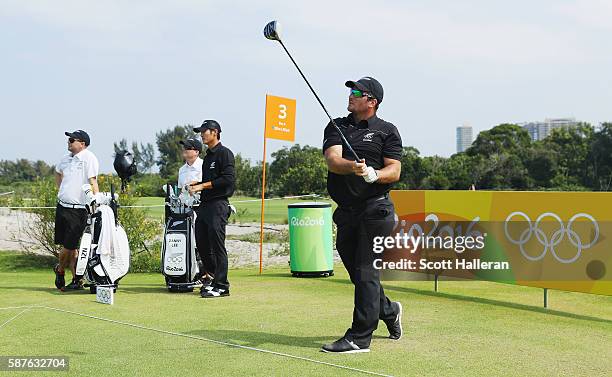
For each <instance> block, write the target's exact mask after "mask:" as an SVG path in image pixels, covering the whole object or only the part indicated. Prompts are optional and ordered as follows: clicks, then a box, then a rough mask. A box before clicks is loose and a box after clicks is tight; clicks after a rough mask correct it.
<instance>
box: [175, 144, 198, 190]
mask: <svg viewBox="0 0 612 377" xmlns="http://www.w3.org/2000/svg"><path fill="white" fill-rule="evenodd" d="M179 143H180V144H181V145H182V146H183V159H184V160H185V165H183V166H181V168H180V169H179V173H178V186H179V188H181V189H182V188H183V187H185V186H186V185H189V184H191V183H192V182H193V181H197V182H200V181H201V180H202V162H203V161H202V159H201V158H200V153H202V143H201V142H200V141H199V140H198V139H194V138H189V139H186V140H181V141H180V142H179Z"/></svg>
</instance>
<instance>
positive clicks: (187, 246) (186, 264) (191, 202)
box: [161, 184, 201, 292]
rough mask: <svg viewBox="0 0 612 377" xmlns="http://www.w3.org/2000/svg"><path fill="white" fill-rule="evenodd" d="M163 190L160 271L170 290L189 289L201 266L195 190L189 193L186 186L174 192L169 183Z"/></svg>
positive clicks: (193, 284) (183, 290) (193, 285)
mask: <svg viewBox="0 0 612 377" xmlns="http://www.w3.org/2000/svg"><path fill="white" fill-rule="evenodd" d="M164 191H165V192H166V201H165V202H166V206H165V208H166V211H165V213H166V226H165V228H164V242H163V244H162V251H161V261H162V266H161V267H162V274H163V275H164V277H165V279H166V287H167V288H168V291H170V292H193V289H194V287H195V283H194V281H195V280H196V278H197V276H198V274H199V272H200V270H201V268H200V266H199V263H198V258H197V255H196V242H195V219H196V213H195V211H194V206H197V205H198V204H199V203H200V201H199V194H196V195H190V194H189V191H188V190H187V188H186V187H183V188H182V189H181V192H180V193H179V192H178V188H177V187H173V186H171V185H170V184H167V185H165V186H164Z"/></svg>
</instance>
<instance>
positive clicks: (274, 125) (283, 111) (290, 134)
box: [266, 94, 295, 141]
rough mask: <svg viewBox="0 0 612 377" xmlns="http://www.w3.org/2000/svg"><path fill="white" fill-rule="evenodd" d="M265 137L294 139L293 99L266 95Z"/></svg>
mask: <svg viewBox="0 0 612 377" xmlns="http://www.w3.org/2000/svg"><path fill="white" fill-rule="evenodd" d="M266 138H269V139H277V140H285V141H294V140H295V100H294V99H292V98H285V97H277V96H272V95H269V94H268V95H266Z"/></svg>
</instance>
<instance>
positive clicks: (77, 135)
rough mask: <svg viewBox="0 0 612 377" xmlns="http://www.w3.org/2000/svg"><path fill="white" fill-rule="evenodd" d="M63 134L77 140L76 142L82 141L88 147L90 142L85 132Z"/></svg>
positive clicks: (77, 131)
mask: <svg viewBox="0 0 612 377" xmlns="http://www.w3.org/2000/svg"><path fill="white" fill-rule="evenodd" d="M64 134H65V135H66V136H68V137H71V138H74V139H78V140H82V141H84V142H85V146H89V143H90V141H91V140H89V135H87V132H85V131H83V130H76V131H74V132H67V131H66V132H64Z"/></svg>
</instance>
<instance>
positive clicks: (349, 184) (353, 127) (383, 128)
mask: <svg viewBox="0 0 612 377" xmlns="http://www.w3.org/2000/svg"><path fill="white" fill-rule="evenodd" d="M335 122H336V124H337V125H338V127H340V129H341V130H342V133H343V134H344V136H345V137H346V139H347V140H348V142H349V143H350V144H351V146H352V147H353V149H354V150H355V152H357V155H358V156H359V157H360V158H365V160H366V164H367V165H368V166H371V167H373V168H374V169H376V170H379V169H382V168H383V167H384V158H385V157H386V158H392V159H394V160H398V161H399V160H401V158H402V138H401V137H400V134H399V132H398V131H397V128H396V127H395V126H394V125H393V124H391V123H389V122H385V121H384V120H382V119H380V118H378V117H377V116H376V115H374V116H373V117H372V118H370V119H368V120H362V121H361V122H359V123H358V124H356V123H355V121H354V119H353V115H352V114H349V115H348V116H347V117H344V118H337V119H335ZM333 145H342V139H341V138H340V135H339V134H338V131H337V130H336V128H335V127H334V126H333V125H332V124H331V123H329V124H328V125H327V127H325V132H324V139H323V153H325V150H326V149H327V148H329V147H331V146H333ZM342 157H343V158H345V159H347V160H351V161H354V160H355V158H354V157H353V155H352V154H351V153H350V152H349V150H348V148H347V147H346V146H343V148H342ZM392 186H393V185H392V184H390V183H384V184H381V183H378V182H374V183H367V182H366V181H365V180H364V179H363V177H360V176H357V175H355V174H348V175H340V174H335V173H332V172H330V171H328V173H327V191H328V192H329V195H330V196H331V198H332V199H333V200H334V201H335V202H336V203H338V205H339V206H341V207H342V206H354V205H359V204H361V203H363V201H364V200H366V199H369V198H373V197H376V196H382V195H384V194H386V193H388V192H389V190H391V187H392Z"/></svg>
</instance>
